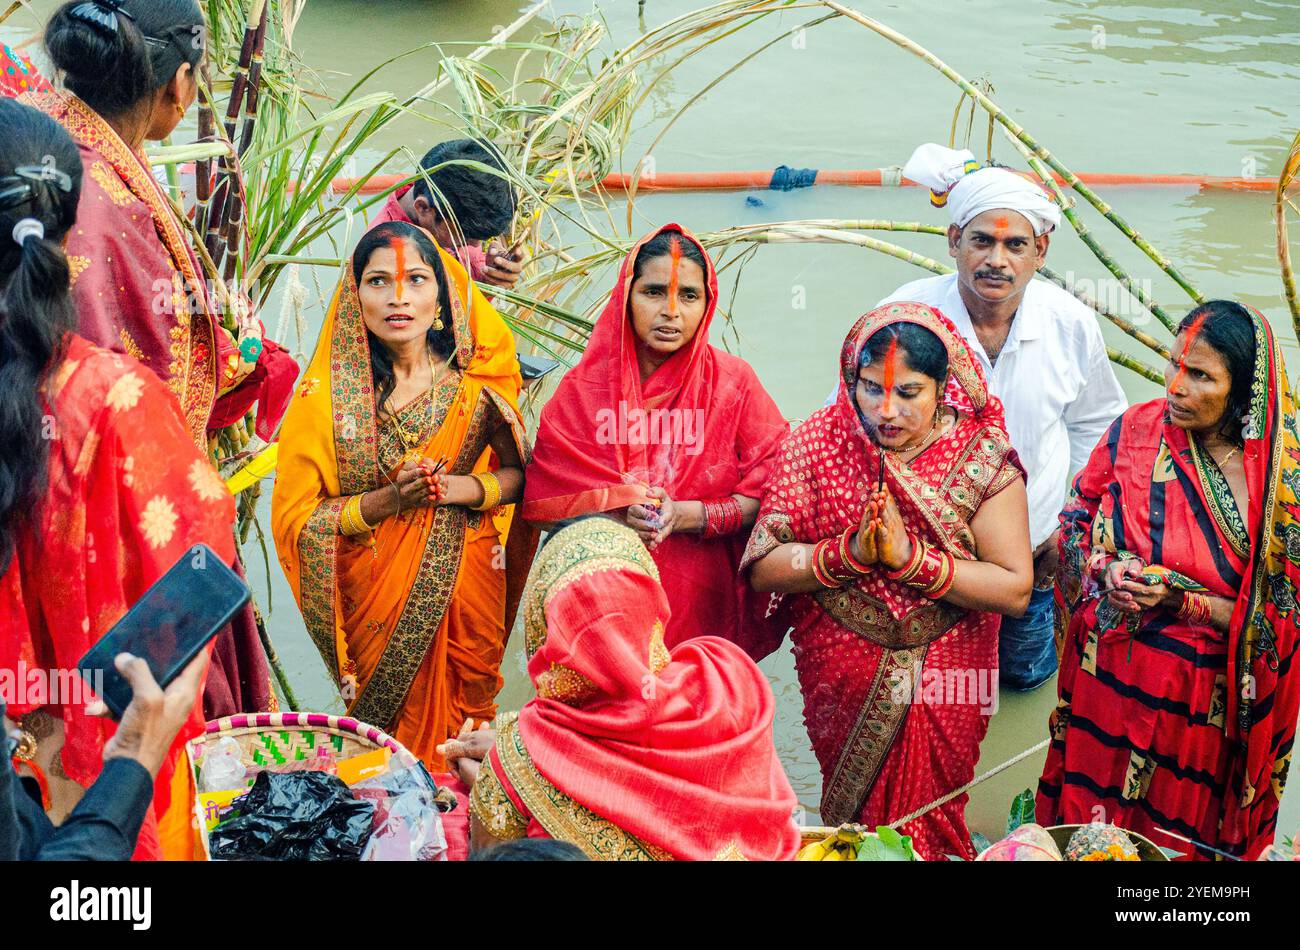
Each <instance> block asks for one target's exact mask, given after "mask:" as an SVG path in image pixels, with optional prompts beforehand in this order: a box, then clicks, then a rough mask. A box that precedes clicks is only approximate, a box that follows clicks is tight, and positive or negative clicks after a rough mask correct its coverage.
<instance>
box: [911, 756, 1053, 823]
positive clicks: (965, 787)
mask: <svg viewBox="0 0 1300 950" xmlns="http://www.w3.org/2000/svg"><path fill="white" fill-rule="evenodd" d="M1051 741H1052V740H1051V739H1050V738H1049V739H1044V740H1043V741H1042V742H1040V743H1038V745H1036V746H1033V747H1031V748H1028V749H1026V750H1025V751H1024V752H1021V753H1020V754H1019V755H1017V756H1014V757H1012V758H1010V759H1007V761H1005V762H1003V763H1002V764H1001V765H995V766H993V768H991V769H989V770H988V771H987V772H985V773H984V774H983V775H977V776H976V777H975V778H973V779H971V780H970V781H969V782H967V783H966V784H965V785H963V786H962V787H961V788H958V789H954V790H953V791H951V792H949V793H948V794H947V795H944V796H943V797H942V798H937V799H935V800H934V801H932V802H930V804H928V805H926V806H925V807H924V808H918V809H917V810H916V811H914V812H912V813H911V814H910V815H907V816H906V817H903V818H900V819H898V821H896V822H894V823H893V824H891V825H890V826H889V827H890V828H894V829H897V828H899V827H900V826H901V825H905V824H907V823H908V822H909V821H914V820H916V819H917V818H920V817H921V816H922V815H924V814H925V813H926V812H928V811H930V810H931V809H934V808H938V807H939V806H940V805H946V804H947V803H948V802H950V801H952V800H953V799H954V798H956V797H957V796H958V795H961V794H963V793H964V792H969V791H970V790H971V789H972V788H974V787H975V786H976V785H978V784H980V783H981V782H987V781H988V780H989V779H991V778H992V777H993V776H995V775H997V774H998V773H999V772H1005V771H1006V770H1007V769H1009V768H1011V766H1013V765H1015V764H1016V763H1017V762H1023V761H1024V760H1025V759H1027V758H1029V757H1030V756H1031V755H1033V754H1034V753H1035V752H1041V751H1043V750H1044V749H1046V748H1047V746H1048V745H1049V744H1050V743H1051Z"/></svg>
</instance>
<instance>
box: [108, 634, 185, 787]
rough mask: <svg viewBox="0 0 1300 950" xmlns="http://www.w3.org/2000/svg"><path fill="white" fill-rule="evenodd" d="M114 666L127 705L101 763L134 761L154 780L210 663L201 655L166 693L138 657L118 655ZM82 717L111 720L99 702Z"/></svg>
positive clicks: (127, 654) (183, 722)
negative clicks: (124, 686) (124, 689)
mask: <svg viewBox="0 0 1300 950" xmlns="http://www.w3.org/2000/svg"><path fill="white" fill-rule="evenodd" d="M114 666H115V667H116V669H117V672H118V673H120V674H121V675H122V678H123V679H125V680H126V681H127V683H129V684H130V686H131V702H130V703H128V704H127V707H126V711H125V712H124V713H123V714H122V721H121V722H119V723H118V726H117V731H116V732H114V733H113V735H112V737H111V738H110V739H109V740H108V742H106V743H105V744H104V761H105V762H107V761H108V760H109V759H135V760H136V761H137V762H139V763H140V764H141V765H143V766H144V767H145V768H146V769H148V770H149V774H150V775H152V776H153V777H154V778H157V777H158V770H159V769H160V768H162V763H163V760H164V759H165V758H166V757H167V750H168V749H170V748H171V745H172V741H173V740H174V739H175V738H176V733H177V732H179V731H180V728H181V726H183V725H185V720H186V719H188V718H189V715H190V711H191V710H192V709H193V708H194V701H195V700H196V699H197V698H198V695H199V690H200V689H202V688H203V675H204V673H206V672H207V669H208V657H207V655H206V654H203V653H200V654H199V655H198V656H196V657H195V658H194V659H192V660H190V662H189V665H188V666H186V667H185V669H184V670H183V671H181V674H180V675H179V676H177V677H176V679H174V680H173V681H172V682H171V685H169V686H168V687H167V688H166V689H165V690H164V689H163V688H162V687H160V686H159V685H158V682H157V681H156V680H155V679H154V678H153V673H151V672H150V671H149V664H148V663H146V662H145V661H144V660H142V659H140V657H138V656H132V655H131V654H129V653H119V654H118V655H117V657H116V658H115V659H114ZM86 712H87V713H89V714H90V715H92V716H105V715H108V714H109V708H108V706H107V704H105V703H104V702H102V701H101V702H96V703H91V704H90V705H89V706H88V707H86Z"/></svg>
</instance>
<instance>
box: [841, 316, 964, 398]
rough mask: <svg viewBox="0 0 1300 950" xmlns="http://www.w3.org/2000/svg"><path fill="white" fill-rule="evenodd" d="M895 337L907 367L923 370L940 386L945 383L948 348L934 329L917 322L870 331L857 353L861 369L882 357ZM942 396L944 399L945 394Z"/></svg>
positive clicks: (891, 325)
mask: <svg viewBox="0 0 1300 950" xmlns="http://www.w3.org/2000/svg"><path fill="white" fill-rule="evenodd" d="M894 340H897V341H898V348H899V349H900V350H902V351H903V354H904V356H905V357H906V360H905V362H906V363H907V368H908V369H910V370H912V371H914V372H917V373H924V374H925V375H926V376H929V377H930V378H931V379H933V380H934V381H935V383H936V384H937V385H943V382H944V380H945V379H947V377H948V350H947V348H946V347H945V346H944V345H943V341H942V340H940V339H939V338H938V337H937V336H935V335H934V333H933V332H932V331H930V330H928V329H926V328H925V327H923V326H921V325H920V324H917V323H890V324H888V325H886V326H884V327H881V328H880V329H879V330H877V331H876V332H875V333H873V334H871V336H870V337H868V338H867V343H866V346H864V347H863V348H862V353H861V354H860V355H859V356H858V369H859V370H861V369H862V367H864V366H868V365H870V364H871V363H874V362H875V361H876V360H883V359H884V358H885V354H886V353H888V352H889V344H890V343H891V342H892V341H894ZM939 396H940V398H942V396H943V394H942V393H940V394H939Z"/></svg>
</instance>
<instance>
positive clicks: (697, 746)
mask: <svg viewBox="0 0 1300 950" xmlns="http://www.w3.org/2000/svg"><path fill="white" fill-rule="evenodd" d="M671 612H672V611H671V608H670V607H669V605H668V597H667V594H666V593H665V592H664V589H663V587H662V585H661V584H660V582H659V568H658V566H657V565H656V563H655V561H654V559H653V558H652V557H651V556H650V553H649V552H648V551H646V549H645V546H644V545H643V544H642V542H641V541H640V540H639V539H638V537H637V534H636V532H634V531H633V530H632V529H631V528H629V527H627V526H626V525H623V524H619V523H618V522H616V521H614V520H612V519H611V518H609V517H605V516H589V517H586V518H583V519H581V520H580V521H578V522H577V523H575V524H571V525H569V526H567V527H565V528H563V529H562V530H560V531H558V532H557V533H556V534H554V535H553V536H552V537H550V538H548V539H547V543H546V545H545V546H544V547H543V548H542V550H541V553H539V554H538V556H537V565H536V568H535V569H534V571H533V576H532V578H531V579H530V581H529V587H528V594H527V597H526V598H525V600H524V632H525V636H526V637H527V638H528V641H527V648H528V655H529V658H530V659H529V663H528V674H529V676H531V677H532V680H533V683H534V685H535V686H536V687H537V698H535V699H533V700H531V701H530V702H529V703H527V704H526V705H525V706H524V708H523V709H522V710H520V711H519V713H518V714H516V715H510V716H502V721H501V722H499V723H498V724H497V734H496V743H495V745H494V746H493V747H492V749H491V751H490V752H489V753H488V755H487V756H486V758H485V759H484V760H483V763H482V765H481V766H480V767H479V769H478V774H477V777H476V778H475V780H474V791H473V795H472V797H471V804H470V828H471V832H470V833H471V846H472V847H474V848H483V847H487V846H490V845H492V844H494V843H497V842H499V841H503V840H510V839H513V838H523V837H530V838H557V839H560V840H562V841H568V842H569V843H571V844H574V845H576V846H577V847H579V848H580V849H582V851H583V852H584V853H585V854H586V855H587V856H588V857H589V858H591V859H593V860H602V861H662V860H706V861H707V860H713V859H716V858H722V859H726V858H730V859H749V860H777V859H782V860H788V859H790V858H793V857H794V855H795V852H796V851H797V850H798V848H799V831H798V828H797V827H796V826H795V823H794V819H793V812H794V809H795V806H796V805H797V801H796V799H795V795H794V790H793V789H792V788H791V787H790V782H789V780H788V779H787V778H786V775H785V772H784V771H782V769H781V763H780V762H779V761H778V759H777V754H776V747H775V745H773V742H772V717H773V713H774V711H775V707H776V702H775V700H774V698H773V696H772V689H771V687H770V686H769V685H768V683H767V679H766V677H764V676H763V674H762V673H761V672H760V671H759V669H758V667H757V666H756V665H755V664H754V661H753V660H751V659H750V658H749V657H748V656H746V655H745V653H744V651H743V650H741V649H740V647H738V646H736V645H735V644H734V643H731V642H729V641H727V640H724V639H722V638H720V637H713V636H698V637H694V638H688V639H686V640H684V641H683V642H681V643H679V644H678V645H677V646H675V647H671V648H670V647H668V646H666V644H665V639H664V630H665V625H666V624H667V622H668V618H669V615H670V614H671Z"/></svg>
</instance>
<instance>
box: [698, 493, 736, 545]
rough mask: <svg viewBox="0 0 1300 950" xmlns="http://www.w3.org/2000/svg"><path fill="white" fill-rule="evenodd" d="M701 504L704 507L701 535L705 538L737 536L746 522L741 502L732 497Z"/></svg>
mask: <svg viewBox="0 0 1300 950" xmlns="http://www.w3.org/2000/svg"><path fill="white" fill-rule="evenodd" d="M700 504H702V505H703V506H704V530H703V531H702V532H701V534H702V536H703V537H705V538H720V537H725V536H726V535H729V534H735V533H736V532H737V531H739V530H740V528H741V525H742V524H743V522H744V520H745V518H744V512H743V511H741V508H740V502H738V501H736V499H735V498H733V497H732V496H730V495H728V496H727V497H725V498H716V499H714V500H712V501H702V502H700Z"/></svg>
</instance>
